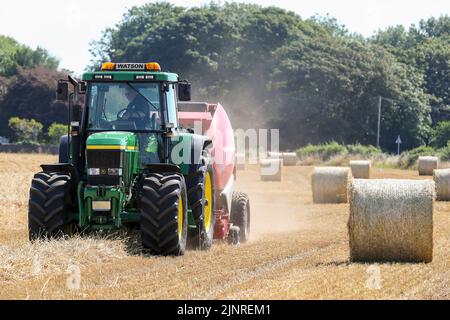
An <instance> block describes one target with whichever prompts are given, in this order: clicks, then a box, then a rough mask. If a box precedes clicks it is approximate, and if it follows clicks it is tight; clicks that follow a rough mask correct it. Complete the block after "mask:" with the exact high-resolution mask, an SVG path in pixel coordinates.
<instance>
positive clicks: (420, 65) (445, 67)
mask: <svg viewBox="0 0 450 320" xmlns="http://www.w3.org/2000/svg"><path fill="white" fill-rule="evenodd" d="M372 41H373V42H374V43H377V44H380V45H382V46H383V47H385V48H386V49H387V50H389V51H390V52H391V53H393V54H394V55H395V56H396V57H397V59H398V60H399V61H400V62H402V63H404V64H407V65H409V66H411V67H413V68H414V69H416V70H417V71H418V72H419V73H420V74H421V76H422V78H423V80H424V84H423V88H424V89H425V91H426V93H428V94H429V95H430V96H431V100H430V102H431V106H432V108H433V112H432V116H433V121H434V122H438V121H440V120H442V119H445V118H446V116H445V113H446V112H447V111H449V110H450V16H448V15H442V16H441V17H439V18H429V19H428V20H422V21H420V23H419V25H418V26H415V25H413V26H411V27H410V29H409V30H405V29H404V28H403V27H401V26H397V27H390V28H388V29H387V30H385V31H380V32H379V33H378V34H376V35H375V36H374V38H373V39H372ZM442 111H444V112H445V113H444V114H443V113H442Z"/></svg>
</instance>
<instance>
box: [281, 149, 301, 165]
mask: <svg viewBox="0 0 450 320" xmlns="http://www.w3.org/2000/svg"><path fill="white" fill-rule="evenodd" d="M297 161H298V158H297V154H296V153H295V152H283V166H295V165H297Z"/></svg>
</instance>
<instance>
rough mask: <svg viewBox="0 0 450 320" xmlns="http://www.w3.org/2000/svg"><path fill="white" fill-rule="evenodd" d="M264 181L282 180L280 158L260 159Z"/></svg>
mask: <svg viewBox="0 0 450 320" xmlns="http://www.w3.org/2000/svg"><path fill="white" fill-rule="evenodd" d="M259 164H260V173H261V180H262V181H281V166H282V160H280V159H263V160H260V161H259Z"/></svg>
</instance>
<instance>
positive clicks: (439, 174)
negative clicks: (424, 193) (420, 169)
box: [433, 169, 450, 201]
mask: <svg viewBox="0 0 450 320" xmlns="http://www.w3.org/2000/svg"><path fill="white" fill-rule="evenodd" d="M433 180H434V183H435V185H436V200H439V201H450V169H436V170H434V172H433Z"/></svg>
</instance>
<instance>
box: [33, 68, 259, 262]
mask: <svg viewBox="0 0 450 320" xmlns="http://www.w3.org/2000/svg"><path fill="white" fill-rule="evenodd" d="M80 96H83V97H84V104H83V105H81V104H78V103H77V102H78V101H80V100H82V99H79V97H80ZM57 99H58V100H60V101H66V102H68V103H69V126H68V134H67V135H65V136H63V137H61V141H60V148H59V163H57V164H43V165H41V167H42V172H39V173H37V174H36V175H35V176H34V178H33V180H32V185H31V189H30V199H29V237H30V240H35V239H39V238H48V237H57V236H61V235H70V234H72V233H73V232H75V231H88V230H111V229H119V228H122V227H126V226H130V227H139V228H140V230H141V239H142V245H143V247H144V248H146V249H148V250H150V251H151V252H153V253H154V254H162V255H182V254H183V253H184V252H185V249H186V246H187V245H188V246H189V245H190V246H191V247H193V248H200V249H208V248H210V247H211V244H212V240H213V238H214V237H216V238H222V239H226V238H228V239H229V240H230V241H231V242H233V243H238V242H245V241H247V240H248V237H249V226H250V205H249V200H248V197H247V195H245V194H243V193H233V192H232V186H233V181H234V178H235V170H234V168H235V163H234V140H233V139H230V137H228V138H227V137H226V134H225V138H224V141H225V143H226V144H228V145H225V147H224V146H223V144H222V143H221V146H220V147H219V148H217V147H215V143H216V142H214V141H213V140H214V133H213V134H207V129H208V128H204V129H203V131H202V132H200V133H194V130H192V128H188V127H186V128H182V127H181V125H180V122H182V121H181V120H182V119H181V118H180V117H179V114H181V113H182V112H180V113H179V112H178V109H180V108H181V107H182V105H183V103H184V107H186V108H188V109H192V108H193V109H196V110H193V111H194V112H192V110H191V111H189V112H184V113H183V114H184V120H189V119H191V120H192V119H193V118H195V116H196V115H197V116H198V115H200V116H199V119H198V120H199V121H200V122H201V123H203V124H206V125H207V126H214V125H216V126H217V125H219V128H225V127H229V128H231V125H230V124H229V120H228V117H227V116H226V113H225V112H224V110H223V108H222V107H221V106H220V105H208V104H205V103H203V104H202V103H188V102H186V101H189V100H190V99H191V86H190V84H189V83H188V82H187V81H180V80H179V77H178V75H177V74H174V73H168V72H161V68H160V66H159V64H158V63H104V64H103V65H102V68H101V70H100V71H96V72H88V73H85V74H84V75H83V78H82V81H76V80H75V79H73V78H72V77H70V76H69V77H68V80H59V81H58V87H57ZM183 101H184V102H183ZM199 108H200V109H202V110H201V111H202V113H200V112H199V111H200V110H199ZM203 108H204V110H203ZM205 115H209V116H205ZM208 119H209V120H210V121H209V122H208V121H207V120H208ZM187 122H189V121H187ZM224 124H225V126H224ZM219 130H221V129H219ZM222 130H223V129H222ZM213 132H217V131H216V130H213ZM219 133H220V132H219ZM219 135H220V134H219ZM217 141H218V140H217ZM223 150H226V152H229V151H230V150H232V156H231V157H230V158H231V159H232V161H231V162H230V161H228V162H227V160H225V161H222V160H223V159H221V160H220V161H215V156H213V155H212V154H215V155H218V154H221V153H222V152H223Z"/></svg>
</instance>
